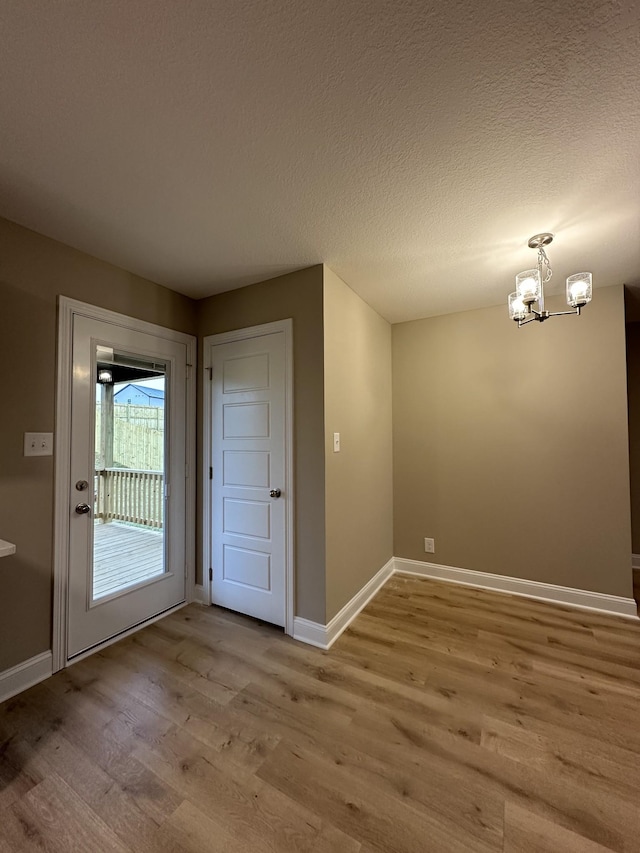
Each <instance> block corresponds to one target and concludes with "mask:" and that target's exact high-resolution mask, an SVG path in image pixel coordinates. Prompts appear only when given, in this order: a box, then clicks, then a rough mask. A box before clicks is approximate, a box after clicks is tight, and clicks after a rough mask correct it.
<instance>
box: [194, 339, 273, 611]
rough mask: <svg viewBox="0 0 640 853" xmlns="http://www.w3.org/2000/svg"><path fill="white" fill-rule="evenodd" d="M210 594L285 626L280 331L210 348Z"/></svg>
mask: <svg viewBox="0 0 640 853" xmlns="http://www.w3.org/2000/svg"><path fill="white" fill-rule="evenodd" d="M210 351H211V383H212V389H211V407H212V411H211V557H212V585H211V599H212V602H213V603H214V604H218V605H221V606H222V607H228V608H229V609H231V610H236V611H238V612H240V613H246V614H248V615H250V616H255V617H257V618H259V619H263V620H264V621H266V622H271V623H273V624H275V625H282V626H284V625H285V612H286V602H285V599H286V571H285V561H286V554H285V550H286V541H285V540H286V537H285V525H286V502H287V501H288V500H289V498H290V496H289V495H288V494H287V493H286V492H287V490H286V487H285V456H286V454H285V440H286V429H285V334H284V332H276V333H273V334H265V335H262V336H259V337H252V338H249V339H246V340H238V341H233V342H230V343H221V344H219V345H214V346H212V347H211V350H210Z"/></svg>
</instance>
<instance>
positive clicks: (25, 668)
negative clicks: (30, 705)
mask: <svg viewBox="0 0 640 853" xmlns="http://www.w3.org/2000/svg"><path fill="white" fill-rule="evenodd" d="M52 660H53V659H52V656H51V651H48V652H43V653H42V654H41V655H36V656H35V657H33V658H29V660H25V661H23V662H22V663H19V664H18V665H17V666H12V667H11V669H5V671H4V672H0V702H4V701H5V699H11V697H12V696H15V695H16V693H22V691H23V690H27V689H28V688H29V687H33V685H34V684H37V683H38V682H39V681H44V679H45V678H49V676H50V675H51V674H52V672H53V663H52Z"/></svg>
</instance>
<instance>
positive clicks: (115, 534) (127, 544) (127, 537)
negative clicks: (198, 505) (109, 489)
mask: <svg viewBox="0 0 640 853" xmlns="http://www.w3.org/2000/svg"><path fill="white" fill-rule="evenodd" d="M163 540H164V537H163V535H162V531H159V530H141V529H139V528H137V527H127V526H126V525H124V524H117V523H116V522H111V523H110V524H96V525H95V527H94V591H93V597H94V599H95V598H103V597H104V596H106V595H113V593H115V592H118V591H119V590H121V589H125V588H127V587H130V586H134V585H135V584H138V583H142V582H143V581H146V580H149V579H151V578H153V577H156V575H160V574H162V572H163V570H164V565H163Z"/></svg>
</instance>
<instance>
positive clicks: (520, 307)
mask: <svg viewBox="0 0 640 853" xmlns="http://www.w3.org/2000/svg"><path fill="white" fill-rule="evenodd" d="M552 240H553V234H549V233H548V232H545V233H544V234H535V235H534V236H533V237H531V239H530V240H529V243H528V246H529V248H530V249H537V250H538V265H537V267H536V268H535V269H532V270H525V271H524V272H520V273H518V275H517V276H516V289H515V291H514V292H513V293H510V294H509V317H511V319H512V320H515V321H516V322H517V324H518V326H526V325H527V323H531V322H532V321H533V320H537V321H538V322H539V323H542V322H543V321H544V320H548V319H549V317H561V316H563V315H565V314H578V315H579V314H580V311H581V309H582V308H584V306H585V305H586V304H587V303H588V302H591V297H592V291H593V288H592V285H591V273H590V272H578V273H575V275H570V276H569V278H568V279H567V305H569V306H571V308H573V309H574V310H573V311H545V307H544V286H545V284H547V282H548V281H549V280H550V278H551V276H552V274H553V273H552V271H551V264H550V262H549V258H548V256H547V253H546V252H545V250H544V247H545V246H548V245H549V243H551V241H552ZM543 273H544V275H543ZM536 304H537V306H538V307H537V308H535V307H534V306H535V305H536Z"/></svg>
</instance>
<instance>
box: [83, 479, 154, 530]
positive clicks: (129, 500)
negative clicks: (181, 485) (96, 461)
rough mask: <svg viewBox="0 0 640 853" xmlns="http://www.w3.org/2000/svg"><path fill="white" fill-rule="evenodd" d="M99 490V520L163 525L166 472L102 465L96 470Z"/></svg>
mask: <svg viewBox="0 0 640 853" xmlns="http://www.w3.org/2000/svg"><path fill="white" fill-rule="evenodd" d="M95 491H96V508H95V517H96V519H98V520H99V521H102V522H108V521H128V522H130V523H132V524H143V525H144V526H145V527H154V528H161V527H162V516H163V506H164V475H163V473H162V471H134V470H131V469H130V468H102V469H101V470H99V471H96V489H95Z"/></svg>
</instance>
